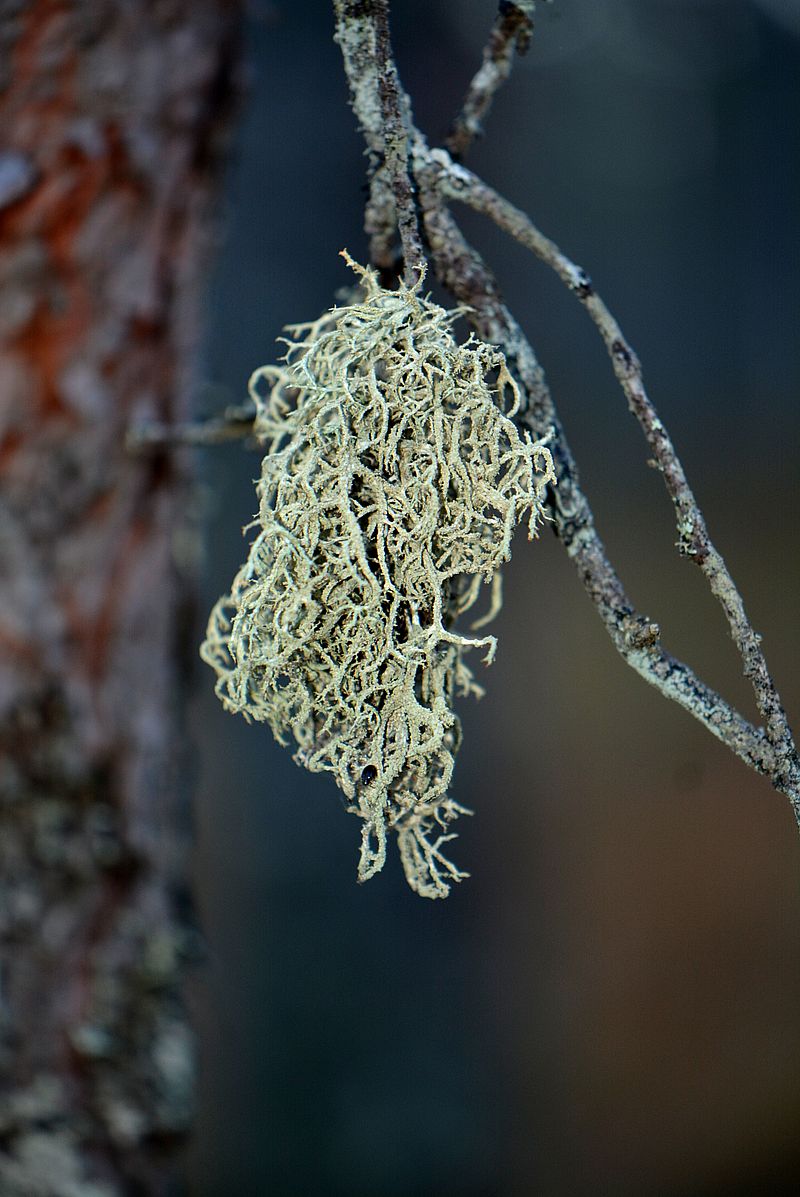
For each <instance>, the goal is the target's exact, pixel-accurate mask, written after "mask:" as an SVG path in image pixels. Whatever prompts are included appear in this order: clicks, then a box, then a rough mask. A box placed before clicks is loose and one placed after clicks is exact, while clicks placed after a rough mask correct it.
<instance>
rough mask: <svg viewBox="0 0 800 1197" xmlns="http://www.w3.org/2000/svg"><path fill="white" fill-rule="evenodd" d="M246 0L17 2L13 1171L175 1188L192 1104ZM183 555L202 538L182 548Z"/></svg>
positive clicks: (8, 468)
mask: <svg viewBox="0 0 800 1197" xmlns="http://www.w3.org/2000/svg"><path fill="white" fill-rule="evenodd" d="M237 22H238V5H237V4H236V3H235V2H234V0H227V2H226V0H192V2H190V0H98V2H97V3H88V2H87V0H31V2H29V3H24V4H23V3H19V2H18V0H11V2H9V0H0V43H2V47H3V48H2V50H1V51H0V61H2V62H3V63H4V64H5V68H4V71H3V77H2V78H0V130H2V139H3V141H2V147H0V470H2V474H1V475H0V650H2V656H0V753H1V754H2V755H1V756H0V869H1V870H2V874H1V876H0V885H1V886H2V889H3V894H2V904H1V906H0V935H2V943H3V953H4V961H3V971H2V977H1V978H0V983H1V984H2V993H1V995H0V996H1V997H2V1006H1V1007H0V1019H1V1020H2V1021H1V1022H0V1037H1V1038H0V1063H1V1064H2V1066H3V1071H4V1073H5V1075H6V1078H7V1080H6V1085H5V1088H4V1090H3V1092H2V1095H0V1136H2V1151H0V1191H2V1193H3V1194H4V1195H8V1197H11V1195H13V1194H22V1193H25V1194H34V1193H41V1194H47V1195H48V1197H58V1195H61V1194H63V1195H65V1197H66V1195H67V1194H78V1193H80V1194H81V1195H90V1194H95V1193H97V1194H99V1193H104V1194H105V1193H109V1194H110V1193H122V1192H147V1193H151V1192H152V1193H157V1192H162V1191H166V1188H167V1186H168V1184H169V1174H170V1168H169V1163H168V1157H169V1154H170V1151H169V1148H170V1145H171V1144H172V1143H174V1142H175V1141H177V1140H178V1139H179V1138H180V1136H181V1135H182V1134H183V1133H184V1131H185V1128H186V1126H187V1120H188V1116H189V1111H190V1108H191V1088H192V1084H191V1078H192V1045H191V1035H190V1032H189V1029H188V1026H187V1023H186V1020H185V1016H184V1012H183V1008H182V1003H181V998H180V962H181V958H182V956H183V954H184V947H185V942H186V931H185V928H184V927H183V926H182V924H181V921H180V919H179V918H178V915H177V914H176V902H175V898H176V895H178V894H180V892H181V890H182V889H183V886H184V882H183V869H184V860H183V845H182V842H181V841H182V836H181V832H180V828H179V823H180V803H179V795H178V787H177V781H178V774H179V767H180V759H179V755H178V752H177V748H176V745H177V743H178V739H179V736H178V727H179V725H178V720H177V710H178V703H177V698H178V696H179V689H180V676H179V675H180V668H179V659H178V658H179V653H178V647H177V633H178V631H179V622H180V612H181V604H182V603H183V602H184V599H185V593H186V564H187V563H186V561H185V560H179V559H178V549H177V547H176V546H178V545H179V544H180V545H181V546H185V543H186V537H185V536H180V535H176V534H177V533H179V532H180V529H181V526H182V524H183V523H184V517H183V511H184V508H185V505H186V504H187V502H188V501H190V494H189V491H188V488H187V478H186V472H185V469H183V468H180V469H179V468H176V465H175V462H174V460H173V458H170V457H167V456H164V455H161V456H158V455H155V456H153V455H151V456H149V457H138V458H137V457H134V456H131V455H130V454H129V453H127V452H126V450H125V432H126V428H127V427H128V425H129V424H130V422H131V420H133V419H134V418H137V419H138V418H141V417H143V416H152V417H153V418H155V419H158V420H159V421H166V422H169V421H171V420H172V419H174V418H176V417H178V416H180V415H181V414H183V413H185V411H186V407H187V402H188V395H189V391H190V386H191V382H192V378H193V362H194V357H195V347H196V343H197V297H198V291H199V286H200V283H201V281H202V271H203V266H204V264H205V261H206V257H207V250H208V247H209V227H210V219H209V218H210V212H211V202H212V198H213V193H214V189H215V183H216V178H217V174H218V170H217V167H218V163H219V158H220V149H221V144H222V137H223V134H224V130H225V127H226V117H227V115H228V108H229V105H228V100H229V98H230V95H231V91H232V88H231V79H232V72H233V66H234V61H235V58H236V49H237ZM182 551H183V554H184V558H185V548H184V549H182Z"/></svg>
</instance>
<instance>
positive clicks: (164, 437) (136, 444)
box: [125, 403, 256, 453]
mask: <svg viewBox="0 0 800 1197" xmlns="http://www.w3.org/2000/svg"><path fill="white" fill-rule="evenodd" d="M255 418H256V411H255V407H254V406H253V404H252V403H247V404H243V405H242V406H241V407H226V408H225V410H224V412H223V413H222V415H221V416H215V417H213V418H212V419H210V420H198V421H194V420H193V421H191V422H187V423H184V424H161V423H159V422H157V421H155V420H151V421H142V423H140V424H133V425H131V427H130V428H129V430H128V434H127V436H126V438H125V448H126V449H127V450H128V452H129V453H155V452H157V451H158V450H160V449H166V448H174V447H177V446H180V445H194V446H196V447H200V446H203V445H224V444H226V443H227V442H228V441H237V440H244V439H246V438H247V437H248V436H252V435H253V424H254V421H255Z"/></svg>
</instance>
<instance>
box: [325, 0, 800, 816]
mask: <svg viewBox="0 0 800 1197" xmlns="http://www.w3.org/2000/svg"><path fill="white" fill-rule="evenodd" d="M334 10H335V14H336V35H335V36H336V40H337V42H338V43H339V46H340V48H341V50H342V55H343V59H344V68H345V73H346V75H347V78H348V82H349V84H350V91H351V98H352V104H353V108H354V111H355V113H356V117H357V118H358V121H359V124H360V125H361V128H362V131H363V133H364V137H365V139H366V142H367V146H368V148H369V149H370V151H371V153H372V177H371V181H370V182H371V186H370V198H369V202H368V205H367V221H366V227H367V231H368V233H369V234H370V239H371V240H370V251H371V256H372V259H373V261H374V262H375V263H376V265H378V266H380V267H381V268H383V269H384V270H389V269H392V268H394V269H395V271H397V267H398V265H399V255H398V254H397V250H396V248H395V235H396V232H397V233H399V241H400V251H401V255H402V260H403V263H404V276H405V280H406V282H407V283H408V282H409V281H411V282H412V283H413V282H414V281H416V280H417V279H418V278H419V277H420V276H421V274H422V273H424V268H425V257H424V253H423V248H422V247H423V241H424V243H425V245H426V247H427V251H428V255H429V257H430V259H431V262H432V264H433V267H434V270H435V273H436V276H437V278H438V279H439V281H440V282H441V283H442V284H443V285H444V286H445V287H446V288H447V289H448V290H450V291H451V292H452V294H453V295H454V297H455V298H456V300H457V301H458V302H459V303H462V304H464V305H465V306H467V307H468V308H469V309H470V311H469V313H468V318H469V319H470V321H471V323H472V324H473V327H474V328H475V331H476V332H477V334H478V336H479V337H481V338H482V339H484V340H486V341H489V342H492V343H493V344H496V345H498V346H499V347H500V348H501V349H502V350H503V352H504V353H505V356H506V360H507V361H508V364H509V368H510V369H511V370H512V372H513V373H514V375H515V377H516V379H517V382H518V384H519V386H520V392H521V395H522V403H521V407H520V411H519V413H518V415H517V417H516V418H517V420H518V422H519V423H520V425H521V426H522V427H524V428H527V429H528V431H530V432H531V433H532V435H533V436H535V437H537V438H541V437H543V436H545V435H548V434H549V435H550V436H551V440H550V445H551V449H552V453H553V458H554V462H555V471H556V476H557V481H558V486H557V487H554V488H553V489H552V491H551V493H550V497H549V508H550V515H551V519H552V524H553V527H554V530H555V532H556V535H557V536H558V537H559V539H560V540H561V542H562V544H563V545H564V547H565V549H566V551H567V554H568V555H569V557H570V558H571V560H572V561H573V562H574V564H575V567H576V569H577V571H578V575H579V577H580V579H581V581H582V583H583V585H584V588H585V590H586V591H587V594H588V595H589V598H590V600H591V601H592V603H593V604H594V606H595V608H596V610H597V612H598V615H599V616H600V618H601V620H602V621H603V624H604V625H605V627H606V630H607V631H608V633H609V635H610V637H611V639H612V641H613V643H614V645H615V646H616V648H617V650H618V651H619V653H620V655H621V656H622V657H623V659H624V660H625V661H626V662H627V663H628V664H629V665H630V666H631V667H632V668H633V669H635V670H636V671H637V673H639V674H640V675H641V676H642V677H644V678H645V679H646V680H647V681H648V682H650V683H651V684H652V685H654V686H656V687H657V689H658V690H660V691H661V693H662V694H663V695H664V696H665V697H667V698H669V699H671V700H672V701H674V702H677V703H678V704H679V705H680V706H682V707H683V708H684V709H685V710H687V711H689V713H690V714H691V715H693V716H694V717H695V718H696V719H698V720H699V721H700V722H701V723H702V724H703V725H704V726H705V727H706V728H707V729H708V730H709V731H710V732H711V733H712V734H713V735H714V736H716V737H717V738H718V739H719V740H721V741H722V742H723V743H724V744H725V745H726V746H727V747H728V748H729V749H730V750H731V751H732V752H734V753H735V754H736V755H737V756H738V757H739V758H740V759H742V760H743V761H744V762H745V763H746V764H747V765H749V766H750V767H751V768H753V769H755V770H756V771H757V772H759V773H762V774H765V775H766V776H767V777H768V778H769V780H770V781H771V783H772V785H773V786H774V787H775V789H777V790H779V791H780V792H782V793H784V794H786V795H787V796H788V797H789V799H790V801H791V803H792V807H793V810H794V813H795V817H796V819H797V821H798V823H799V824H800V759H798V753H797V748H796V746H795V742H794V739H793V736H792V732H791V729H790V727H789V724H788V720H787V717H786V713H785V711H784V709H783V706H782V704H781V700H780V697H779V695H778V692H777V690H776V687H775V684H774V682H773V680H772V677H771V676H770V673H769V669H768V667H767V663H766V660H765V657H764V654H763V651H762V649H761V637H760V636H759V635H758V633H757V632H756V631H755V630H754V629H753V627H752V625H751V623H750V621H749V619H748V617H747V613H746V611H745V607H744V603H743V601H742V598H741V595H740V594H739V591H738V589H737V587H736V585H735V583H734V581H733V578H732V577H731V575H730V572H729V570H728V568H727V566H726V564H725V562H724V560H723V558H722V556H721V555H720V553H719V552H718V551H717V549H716V547H715V546H714V544H713V541H712V540H711V537H710V535H709V533H708V529H707V526H706V522H705V519H704V517H703V513H702V511H701V509H700V507H699V504H698V503H697V500H696V498H695V496H694V493H693V491H692V489H691V487H690V485H689V482H688V480H687V478H686V474H685V472H684V469H683V466H682V465H681V462H680V459H679V458H678V455H677V453H676V451H675V447H674V445H673V443H672V440H671V438H670V435H669V433H668V431H667V429H666V427H665V426H664V424H663V422H662V421H661V419H660V418H659V417H658V414H657V412H656V409H655V407H654V406H653V403H652V401H651V400H650V398H649V396H648V394H647V391H646V389H645V385H644V379H643V375H642V368H641V364H640V362H639V360H638V358H637V356H636V354H635V352H634V351H633V349H632V348H631V346H630V344H629V343H628V341H627V340H626V338H625V336H624V335H623V333H622V330H621V328H620V326H619V324H618V322H617V321H616V319H615V318H614V316H613V315H612V313H611V312H610V311H609V309H608V308H607V306H606V305H605V303H604V302H603V300H602V299H601V297H600V296H599V295H598V294H597V291H596V289H595V287H594V284H593V283H592V281H591V279H590V277H589V275H588V274H587V273H586V272H585V271H584V270H583V269H582V268H581V267H580V266H578V265H577V264H576V263H574V262H572V261H571V260H570V259H569V258H568V257H567V256H566V255H565V254H563V253H562V251H561V250H560V249H559V248H558V246H557V245H555V244H554V242H552V241H551V240H550V239H549V238H547V237H546V236H544V234H543V233H541V232H540V231H539V230H538V229H537V228H536V226H535V225H534V224H533V222H532V221H531V220H530V218H529V217H528V216H527V215H526V214H525V213H524V212H522V211H520V210H519V209H518V208H515V207H514V205H513V204H511V203H509V201H508V200H506V199H504V198H503V197H502V196H501V195H499V194H498V193H497V192H496V191H494V190H493V189H492V188H491V187H489V186H488V185H487V184H486V183H484V182H483V181H482V180H481V179H480V178H479V177H478V176H477V175H475V174H474V173H473V172H471V171H470V170H468V169H467V168H466V167H465V166H463V165H462V164H461V162H460V161H457V160H456V159H460V158H462V157H463V156H464V155H465V154H466V152H467V150H468V149H469V146H470V144H471V143H472V141H473V139H474V137H475V136H476V135H477V134H478V133H479V132H480V129H481V127H482V124H483V122H484V120H485V118H486V116H487V114H488V111H489V109H490V107H491V103H492V100H493V98H494V95H495V92H496V90H497V88H498V87H499V86H500V85H501V84H502V82H503V81H504V80H505V79H506V78H507V77H508V74H509V73H510V69H511V63H512V60H513V56H514V53H515V52H524V50H525V49H526V48H527V42H528V41H529V39H530V34H531V30H532V23H531V10H532V5H531V4H528V3H516V4H514V3H507V2H501V3H500V5H499V12H498V16H497V19H496V21H495V24H494V26H493V28H492V30H491V32H490V34H489V40H488V43H487V47H486V49H485V51H484V55H483V62H482V64H481V67H480V68H479V69H478V72H477V73H476V75H475V77H474V78H473V80H472V82H471V84H470V86H469V88H468V90H467V95H466V97H465V100H464V103H463V106H462V110H461V112H460V113H459V115H458V116H457V118H456V120H455V121H454V123H453V125H452V131H451V133H450V136H449V138H448V141H447V148H431V147H429V146H428V144H427V142H426V140H425V138H424V136H423V135H422V133H421V132H420V130H419V129H418V128H417V126H416V125H415V123H414V120H413V116H412V111H411V104H410V101H409V99H408V96H407V95H406V93H405V92H404V91H403V89H402V86H401V85H400V82H399V79H398V76H397V69H396V66H395V63H394V59H393V56H392V52H391V45H390V41H389V27H388V12H389V4H388V0H372V2H371V3H368V4H364V3H354V2H353V0H334ZM452 203H461V204H464V205H466V206H468V207H470V208H472V209H473V210H474V211H476V212H479V213H481V214H482V215H484V216H486V217H487V218H488V219H490V220H491V221H493V223H495V224H496V225H497V226H498V227H499V228H501V229H503V230H504V231H505V232H506V233H508V234H509V235H510V236H511V237H513V238H514V239H515V240H516V241H517V242H518V243H519V244H520V245H521V246H523V247H524V248H525V249H527V250H529V251H530V252H531V253H533V254H534V256H536V257H537V258H538V259H539V260H540V261H541V262H543V263H544V264H545V265H546V266H548V267H549V268H550V269H552V270H554V271H555V273H556V274H557V275H558V276H559V278H561V280H562V281H563V282H564V283H565V285H566V286H567V287H568V288H569V290H570V291H571V292H572V294H573V295H575V297H576V299H577V300H578V301H579V302H580V303H581V304H582V305H583V306H584V307H585V309H586V311H587V312H588V314H589V317H590V318H591V320H592V322H593V323H594V325H595V327H596V329H597V331H598V333H599V334H600V336H601V337H602V339H603V341H604V343H605V345H606V349H607V350H608V353H609V357H610V359H611V364H612V368H613V370H614V373H615V375H616V377H617V380H618V382H619V384H620V387H621V389H622V391H623V394H624V395H625V398H626V399H627V403H628V407H629V409H630V411H631V412H632V414H633V415H634V416H635V418H636V420H637V421H638V423H639V426H640V428H641V429H642V432H643V434H644V437H645V439H646V441H647V445H648V448H649V451H650V464H651V465H653V466H654V467H655V468H656V469H658V470H659V472H660V473H661V475H662V477H663V479H664V485H665V487H666V490H667V493H668V495H669V498H670V500H671V502H672V505H673V509H674V512H675V520H676V527H677V532H678V549H679V552H680V553H681V554H682V555H683V556H685V557H687V558H688V559H689V560H690V561H692V562H693V563H694V564H695V565H697V566H698V567H699V569H700V570H701V571H702V573H703V576H704V577H705V579H706V581H707V582H708V585H709V587H710V589H711V592H712V594H713V595H714V597H715V598H716V599H717V601H718V602H719V604H720V606H721V607H722V610H723V613H724V615H725V618H726V620H727V623H728V628H729V631H730V634H731V636H732V638H733V641H734V643H735V645H736V648H737V650H738V652H739V655H740V657H741V660H742V666H743V671H744V674H745V676H746V677H747V679H748V681H749V682H750V684H751V687H752V689H753V694H754V697H755V701H756V705H757V708H758V712H759V716H760V718H761V720H762V725H761V726H756V725H754V724H753V723H751V722H750V721H749V720H747V719H746V718H745V717H744V716H743V715H741V714H740V713H739V712H738V711H737V710H736V709H735V708H733V707H732V706H731V705H730V704H729V703H727V702H726V701H725V700H724V699H723V698H722V697H721V696H720V695H719V694H717V693H716V692H715V691H714V690H713V689H712V688H711V687H709V686H707V685H706V684H705V683H704V682H703V681H702V679H701V678H699V677H698V676H697V675H696V674H695V672H694V671H693V670H692V669H691V668H690V667H689V666H688V665H686V664H684V663H683V662H682V661H679V660H677V659H676V658H675V657H673V656H672V655H671V654H669V653H668V652H667V651H666V649H664V648H663V646H662V644H661V639H660V629H659V625H658V624H657V623H655V622H653V621H651V620H650V619H649V618H647V617H645V616H643V615H641V614H640V613H639V612H637V611H636V608H635V606H634V604H633V603H632V602H631V600H630V599H629V597H628V595H627V594H626V592H625V590H624V587H623V585H622V582H621V580H620V578H619V577H618V575H617V573H616V571H615V569H614V567H613V565H612V564H611V562H610V560H609V558H608V555H607V553H606V550H605V547H604V545H603V542H602V540H601V539H600V536H599V534H598V532H597V529H596V527H595V522H594V517H593V515H592V511H591V507H590V505H589V502H588V499H587V497H586V495H585V494H584V492H583V490H582V489H581V486H580V482H579V476H578V469H577V466H576V463H575V459H574V457H573V455H572V451H571V449H570V447H569V444H568V441H567V438H566V436H565V434H564V430H563V427H562V425H561V421H560V419H559V417H558V412H557V410H556V407H555V403H554V401H553V397H552V394H551V392H550V390H549V387H548V385H547V382H546V380H545V377H544V373H543V371H542V369H541V367H540V365H539V363H538V361H537V359H536V355H535V353H534V351H533V348H532V347H531V345H530V343H529V342H528V340H527V339H526V337H525V336H524V334H523V333H522V330H521V329H520V327H519V325H518V324H517V322H516V321H515V320H514V318H513V316H512V315H511V313H510V312H509V310H508V309H507V307H506V306H505V304H504V303H503V300H502V298H501V297H500V291H499V287H498V285H497V283H496V281H495V279H494V277H493V276H492V274H491V271H490V270H489V268H488V267H487V265H486V264H485V263H484V262H483V260H482V259H481V257H480V255H479V254H478V253H477V252H476V251H475V250H474V249H473V248H472V247H471V246H470V245H469V244H468V243H467V241H466V240H465V238H464V236H463V234H462V232H461V230H460V228H459V227H458V224H457V222H456V220H455V219H454V217H453V215H452V212H451V211H450V205H451V204H452Z"/></svg>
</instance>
